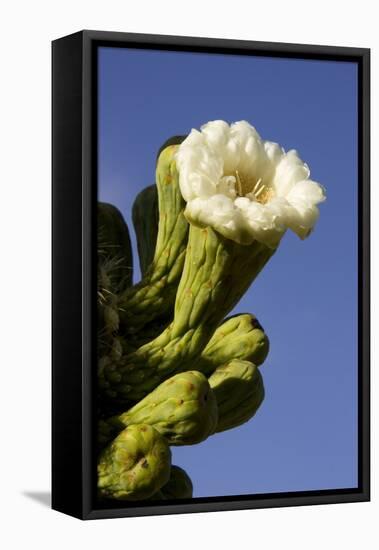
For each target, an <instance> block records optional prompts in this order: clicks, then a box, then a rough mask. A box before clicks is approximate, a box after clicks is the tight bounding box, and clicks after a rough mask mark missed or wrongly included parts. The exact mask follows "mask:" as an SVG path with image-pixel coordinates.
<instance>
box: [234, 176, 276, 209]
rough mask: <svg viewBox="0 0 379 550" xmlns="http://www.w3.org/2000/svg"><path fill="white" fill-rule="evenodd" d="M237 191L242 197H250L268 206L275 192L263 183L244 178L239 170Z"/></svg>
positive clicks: (236, 177)
mask: <svg viewBox="0 0 379 550" xmlns="http://www.w3.org/2000/svg"><path fill="white" fill-rule="evenodd" d="M235 179H236V191H237V195H239V196H240V197H246V196H247V197H248V198H250V199H252V200H255V201H257V202H260V203H261V204H266V203H267V202H268V201H269V200H270V199H271V198H272V197H273V196H274V190H273V189H272V188H271V187H269V186H268V185H266V184H264V183H263V182H262V178H259V180H258V181H255V180H254V179H249V178H242V177H241V175H240V173H239V172H238V170H236V171H235Z"/></svg>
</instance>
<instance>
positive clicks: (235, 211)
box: [176, 120, 326, 248]
mask: <svg viewBox="0 0 379 550" xmlns="http://www.w3.org/2000/svg"><path fill="white" fill-rule="evenodd" d="M176 163H177V167H178V170H179V184H180V189H181V192H182V195H183V197H184V199H185V201H186V202H187V205H186V210H185V215H186V217H187V219H188V220H189V221H190V222H191V223H193V224H194V225H198V226H200V227H206V226H211V227H213V228H214V229H215V230H216V231H218V232H219V233H221V234H222V235H224V236H225V237H227V238H229V239H232V240H233V241H236V242H237V243H240V244H250V243H252V242H253V241H254V240H257V241H259V242H261V243H264V244H266V245H267V246H269V247H272V248H275V247H276V246H277V245H278V243H279V241H280V239H281V237H282V236H283V234H284V232H285V231H286V229H287V228H289V229H292V230H293V231H294V232H295V233H296V234H297V235H298V236H299V237H300V238H301V239H304V238H305V237H307V236H308V235H309V234H310V232H311V231H312V229H313V227H314V224H315V222H316V220H317V218H318V216H319V211H318V208H317V204H318V203H320V202H322V201H323V200H325V198H326V197H325V193H324V190H323V188H322V187H321V186H320V185H319V184H318V183H316V182H314V181H312V180H310V179H309V175H310V172H309V168H308V166H307V165H306V164H305V163H304V162H303V161H302V160H301V159H300V158H299V157H298V155H297V152H296V151H295V150H291V151H288V152H287V153H286V152H285V151H284V149H282V148H281V147H280V146H279V145H278V144H277V143H272V142H271V141H263V140H262V139H261V138H260V136H259V134H258V133H257V131H256V130H255V128H253V126H251V125H250V124H249V123H248V122H246V121H244V120H242V121H240V122H235V123H233V124H231V125H230V126H229V124H227V123H226V122H224V121H222V120H215V121H212V122H208V123H207V124H205V125H204V126H202V127H201V129H200V131H198V130H194V129H193V130H191V132H190V134H189V135H188V137H187V138H186V139H185V140H184V141H183V142H182V144H181V145H180V146H179V148H178V151H177V153H176Z"/></svg>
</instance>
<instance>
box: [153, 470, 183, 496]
mask: <svg viewBox="0 0 379 550" xmlns="http://www.w3.org/2000/svg"><path fill="white" fill-rule="evenodd" d="M192 495H193V485H192V481H191V478H190V477H189V475H188V474H187V472H185V471H184V470H183V468H179V466H171V475H170V479H169V480H168V482H167V483H166V485H163V487H162V488H161V490H160V491H158V492H157V493H155V495H153V496H152V497H151V499H150V500H178V499H183V498H192Z"/></svg>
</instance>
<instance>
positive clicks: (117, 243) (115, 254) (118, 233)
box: [97, 202, 133, 292]
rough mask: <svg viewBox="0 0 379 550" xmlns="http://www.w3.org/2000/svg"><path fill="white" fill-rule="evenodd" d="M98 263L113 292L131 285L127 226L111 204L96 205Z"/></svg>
mask: <svg viewBox="0 0 379 550" xmlns="http://www.w3.org/2000/svg"><path fill="white" fill-rule="evenodd" d="M97 249H98V263H99V264H100V265H101V266H102V267H103V268H107V269H106V271H107V275H108V277H109V279H110V281H109V282H110V285H111V287H112V288H113V291H115V292H116V291H117V292H118V291H120V290H124V289H125V288H126V287H128V286H130V285H131V284H132V279H133V253H132V245H131V241H130V235H129V230H128V226H127V224H126V222H125V220H124V218H123V216H122V214H121V212H120V211H119V210H118V209H117V208H116V207H115V206H113V205H112V204H109V203H105V202H98V203H97Z"/></svg>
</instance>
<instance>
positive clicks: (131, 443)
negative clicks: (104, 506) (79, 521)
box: [98, 424, 171, 500]
mask: <svg viewBox="0 0 379 550" xmlns="http://www.w3.org/2000/svg"><path fill="white" fill-rule="evenodd" d="M170 469H171V451H170V448H169V446H168V444H167V442H166V440H165V439H164V437H163V436H162V435H161V434H160V433H159V432H157V431H156V430H155V429H154V428H153V427H152V426H149V425H147V424H136V425H133V426H129V427H128V428H126V429H125V430H123V431H122V432H121V433H120V434H119V435H118V436H117V437H116V439H114V440H113V441H112V443H111V444H110V445H109V446H108V447H106V449H104V451H103V452H102V453H101V455H100V457H99V461H98V494H99V497H100V498H110V499H117V500H143V499H146V498H149V497H151V496H152V495H153V494H154V493H156V492H157V491H159V490H160V489H161V487H162V486H163V485H165V484H166V483H167V482H168V480H169V478H170Z"/></svg>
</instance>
